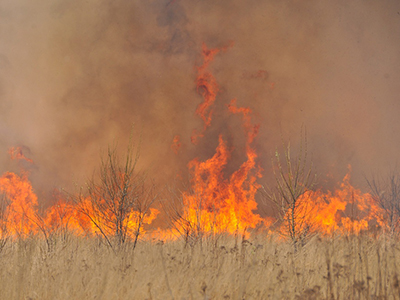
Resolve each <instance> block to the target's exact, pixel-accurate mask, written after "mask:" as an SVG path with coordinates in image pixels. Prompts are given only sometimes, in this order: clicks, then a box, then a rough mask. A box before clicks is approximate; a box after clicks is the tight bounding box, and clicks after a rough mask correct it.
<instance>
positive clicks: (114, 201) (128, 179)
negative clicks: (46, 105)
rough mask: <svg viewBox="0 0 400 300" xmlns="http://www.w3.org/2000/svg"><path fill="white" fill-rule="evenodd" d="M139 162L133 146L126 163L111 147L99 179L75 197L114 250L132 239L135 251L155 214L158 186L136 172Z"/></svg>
mask: <svg viewBox="0 0 400 300" xmlns="http://www.w3.org/2000/svg"><path fill="white" fill-rule="evenodd" d="M138 160H139V149H138V148H137V149H135V147H134V146H133V145H132V143H130V146H129V147H128V151H127V154H126V157H125V158H124V161H121V160H120V158H119V156H118V155H117V153H116V148H115V147H114V148H111V147H109V148H108V151H107V153H106V155H105V156H104V157H102V160H101V166H100V171H99V174H98V177H95V176H94V177H93V178H92V179H91V180H90V181H89V182H88V183H87V184H86V187H85V189H82V190H81V193H79V195H78V196H76V197H75V201H76V202H77V204H78V207H79V212H80V213H82V214H83V215H85V216H86V217H87V218H88V219H89V220H90V222H91V224H92V225H93V226H94V227H95V228H96V231H97V232H98V233H99V234H100V235H101V236H102V237H104V239H105V240H106V242H107V244H108V245H109V246H110V247H111V248H113V249H115V246H121V245H123V244H124V243H125V242H126V241H128V240H130V241H132V240H133V242H134V244H133V248H135V247H136V243H137V241H138V238H139V235H140V233H141V232H142V231H143V225H144V224H145V223H146V222H148V221H149V218H152V217H153V216H150V215H151V214H153V215H154V211H153V210H152V209H151V206H152V204H153V203H154V201H155V200H156V198H157V194H156V193H155V189H154V184H150V185H149V184H147V180H146V175H145V174H143V173H139V172H137V171H136V166H137V162H138Z"/></svg>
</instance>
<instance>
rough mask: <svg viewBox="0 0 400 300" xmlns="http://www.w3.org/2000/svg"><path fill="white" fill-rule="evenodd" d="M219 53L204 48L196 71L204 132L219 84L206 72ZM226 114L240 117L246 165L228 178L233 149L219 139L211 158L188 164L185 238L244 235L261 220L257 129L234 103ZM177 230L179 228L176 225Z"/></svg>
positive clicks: (209, 120) (184, 200)
mask: <svg viewBox="0 0 400 300" xmlns="http://www.w3.org/2000/svg"><path fill="white" fill-rule="evenodd" d="M219 51H220V50H219V49H211V50H209V49H208V48H207V47H206V46H205V45H203V58H204V63H203V65H202V66H201V67H199V68H198V77H197V81H196V82H197V88H198V90H199V89H201V90H202V96H203V98H204V102H203V103H202V104H200V105H199V106H198V108H197V110H196V113H197V114H198V115H199V116H200V117H201V118H202V120H203V121H204V130H205V129H206V128H207V126H209V125H210V123H211V119H212V107H211V106H212V104H213V103H214V102H215V100H216V95H217V91H218V84H217V82H216V80H215V78H214V76H213V75H212V74H211V73H210V72H209V71H208V69H207V68H208V66H209V63H210V62H211V61H212V59H213V57H214V55H215V54H216V53H218V52H219ZM228 111H229V112H230V113H232V114H237V115H242V120H243V128H244V130H245V133H246V136H247V140H246V161H245V162H244V163H242V165H241V166H240V167H239V169H238V170H236V171H235V172H233V173H232V174H231V175H230V176H227V175H226V174H225V172H224V171H225V167H226V165H227V163H228V160H229V158H230V153H231V151H232V149H231V150H230V149H228V147H227V145H226V143H225V141H224V139H223V137H222V136H221V135H220V136H219V143H218V146H217V148H216V152H215V154H214V155H213V157H211V158H210V159H208V160H206V161H204V162H200V161H199V160H198V159H196V158H195V159H194V160H192V161H190V162H189V164H188V167H189V170H190V172H191V174H192V180H191V185H192V189H191V191H190V192H184V193H183V195H182V197H183V204H184V207H183V216H182V219H183V220H184V223H183V224H184V225H183V228H182V230H184V231H185V232H186V234H194V235H198V234H208V233H222V232H228V233H231V234H237V233H245V232H246V230H247V229H248V228H255V227H256V226H257V225H259V224H261V222H262V218H261V217H260V216H259V215H258V214H255V213H254V210H256V209H257V202H256V201H255V195H256V193H257V190H258V189H259V187H260V186H259V184H258V183H257V182H256V180H257V178H260V177H261V172H260V169H259V168H258V167H257V165H256V161H255V160H256V158H257V154H256V152H255V150H254V149H253V148H252V147H251V144H252V142H253V140H254V138H255V137H256V135H257V133H258V129H259V125H253V124H252V123H251V110H250V109H249V108H244V107H238V106H237V105H236V99H233V100H232V101H231V103H230V104H229V105H228ZM204 130H203V132H204ZM201 136H203V134H202V135H201ZM197 137H198V136H196V138H197ZM194 140H196V139H194ZM192 141H193V137H192ZM181 221H182V220H179V222H181ZM176 227H178V228H179V227H182V226H179V224H177V225H176Z"/></svg>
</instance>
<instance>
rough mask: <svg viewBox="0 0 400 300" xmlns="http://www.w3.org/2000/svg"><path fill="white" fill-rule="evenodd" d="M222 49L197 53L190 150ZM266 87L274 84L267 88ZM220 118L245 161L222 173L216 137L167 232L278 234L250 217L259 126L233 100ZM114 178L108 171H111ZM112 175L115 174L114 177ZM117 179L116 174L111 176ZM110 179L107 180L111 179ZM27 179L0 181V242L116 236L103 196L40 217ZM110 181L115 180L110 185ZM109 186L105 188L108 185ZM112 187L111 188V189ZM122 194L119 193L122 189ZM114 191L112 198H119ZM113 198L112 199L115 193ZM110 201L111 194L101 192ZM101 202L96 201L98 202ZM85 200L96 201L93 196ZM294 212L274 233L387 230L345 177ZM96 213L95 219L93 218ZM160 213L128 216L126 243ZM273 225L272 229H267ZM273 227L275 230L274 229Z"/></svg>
mask: <svg viewBox="0 0 400 300" xmlns="http://www.w3.org/2000/svg"><path fill="white" fill-rule="evenodd" d="M227 48H228V47H224V48H215V49H209V48H208V47H207V46H206V45H205V44H203V48H202V58H203V63H202V65H200V66H199V67H197V79H196V86H197V91H198V93H199V94H200V95H201V96H202V97H203V99H204V101H203V102H202V103H200V104H199V105H198V106H197V109H196V115H198V116H199V117H200V119H201V120H202V122H203V129H202V131H201V132H200V133H197V132H194V133H193V135H192V137H191V139H192V142H193V143H194V144H196V143H197V142H198V138H200V137H203V136H204V135H205V131H206V129H207V128H208V127H209V126H210V125H211V121H212V116H213V105H214V103H215V101H216V100H217V95H218V91H219V86H218V83H217V81H216V79H215V77H214V76H213V74H212V73H211V72H210V70H209V66H210V63H211V62H212V61H213V59H214V57H215V55H216V54H218V53H219V52H221V51H225V50H226V49H227ZM255 76H257V78H258V77H260V78H263V79H266V78H267V77H268V73H267V72H266V71H263V70H261V71H259V72H258V73H257V74H256V75H255ZM271 87H273V83H272V86H271ZM227 113H230V114H233V115H236V116H238V117H240V119H241V122H242V127H243V130H244V134H245V136H246V142H245V154H244V161H243V162H242V163H241V165H240V166H239V167H238V169H237V170H236V171H233V172H230V173H228V171H227V165H228V164H229V160H230V158H231V154H232V152H233V151H234V149H233V148H232V147H228V145H227V143H226V140H225V139H224V137H223V136H222V135H219V138H218V146H217V147H216V149H215V154H214V155H213V156H212V157H210V158H209V159H206V160H205V161H200V160H199V159H197V158H195V159H193V160H191V161H190V162H189V163H188V168H189V172H190V174H191V182H190V184H191V188H190V189H189V190H187V191H184V192H182V193H181V195H180V196H181V200H182V204H183V205H182V208H181V209H182V211H179V217H178V218H176V219H174V221H173V222H174V226H173V228H175V229H177V230H178V232H179V233H180V234H186V235H191V236H204V235H211V234H218V233H229V234H234V235H237V234H243V235H245V234H246V233H247V232H248V231H247V230H248V229H250V228H257V227H263V226H264V228H268V227H270V226H271V227H272V226H275V227H279V224H278V223H277V222H275V220H274V219H272V218H271V217H265V218H262V217H261V216H260V215H259V214H257V213H256V212H255V211H256V210H257V202H256V200H255V197H256V194H257V192H258V190H259V188H260V185H259V183H258V182H257V181H258V180H259V179H260V178H261V177H262V174H261V173H262V171H263V170H262V169H261V168H260V166H259V165H258V163H257V158H258V154H257V152H256V150H255V147H254V145H253V144H254V140H255V138H256V137H257V134H258V131H259V125H258V124H256V125H255V124H253V123H252V111H251V109H250V108H248V107H240V106H238V105H237V100H236V99H233V100H231V102H230V103H229V105H227ZM171 148H172V149H173V150H174V152H175V153H176V154H177V153H178V152H179V151H180V149H181V137H180V136H179V135H176V136H175V137H174V138H173V143H172V145H171ZM9 154H10V157H11V159H17V160H21V159H23V160H26V161H28V162H30V163H33V161H32V160H31V159H28V158H26V157H25V156H24V154H23V152H22V149H21V148H20V147H13V148H10V150H9ZM114 171H115V170H114ZM113 174H114V173H113ZM115 174H117V173H115ZM115 174H114V175H115ZM28 175H29V174H28V173H27V172H22V174H21V175H17V174H15V173H12V172H6V173H4V174H3V175H2V176H1V177H0V195H2V196H3V197H2V198H0V200H1V201H2V203H1V204H2V205H1V214H0V221H1V224H0V225H1V226H0V233H1V235H0V236H1V237H4V236H6V235H7V234H9V235H11V236H19V237H25V236H28V235H31V234H39V233H41V232H42V233H45V234H49V233H58V232H70V233H72V234H75V235H78V236H94V235H101V234H104V233H105V234H110V235H111V234H112V233H113V232H116V231H117V230H118V228H116V227H118V226H120V225H121V224H119V225H118V224H117V222H116V220H115V217H114V216H113V213H114V212H113V211H112V210H113V207H111V206H109V207H107V206H106V205H102V204H105V203H104V202H105V200H104V199H105V194H104V193H103V194H101V193H98V194H97V196H98V198H99V199H96V201H98V202H97V203H98V205H97V206H96V205H94V204H93V201H92V200H93V198H89V196H85V197H86V198H85V197H83V196H82V197H81V198H79V196H77V197H75V198H79V199H80V200H81V201H76V202H68V201H66V200H65V199H64V197H63V196H62V195H58V196H57V197H56V201H55V204H54V205H53V206H50V207H48V208H47V209H46V210H45V211H43V212H42V213H40V212H39V207H38V199H37V196H36V194H35V193H34V190H33V188H32V185H31V183H30V181H29V179H28ZM118 176H120V177H121V178H119V179H121V180H118V178H117V179H116V183H115V182H113V183H115V186H116V187H117V188H120V186H119V182H124V180H123V179H124V178H125V176H128V175H127V174H126V173H122V174H119V173H118V175H117V177H118ZM114 179H115V178H114ZM108 184H110V183H108ZM111 185H112V184H111ZM122 190H123V191H124V192H126V190H124V189H122ZM118 191H119V190H118ZM118 191H116V192H115V193H118ZM108 192H110V193H111V194H113V191H110V190H108ZM99 195H100V196H99ZM92 197H96V196H93V195H92ZM297 203H298V204H296V211H295V212H294V211H287V212H286V213H287V215H286V218H285V217H284V220H282V224H281V225H280V228H279V230H280V231H281V232H285V230H286V229H285V226H286V225H287V224H286V223H287V222H288V220H289V219H290V217H292V216H293V215H295V218H296V228H295V230H296V231H297V232H305V233H310V232H311V233H320V234H323V235H328V236H329V235H333V234H349V233H350V234H359V233H360V232H362V231H366V230H372V229H375V228H383V229H386V228H387V223H386V222H385V214H384V212H383V210H382V208H381V207H380V206H379V205H378V204H377V203H376V201H375V200H374V198H373V197H372V196H371V195H370V194H369V193H363V192H361V191H360V190H359V189H356V188H355V187H353V186H352V185H351V184H350V171H349V173H348V174H347V175H346V176H345V177H344V179H343V181H342V182H341V183H340V185H339V186H338V188H337V189H335V190H334V191H323V190H322V189H319V190H315V191H313V190H308V191H306V192H305V193H303V194H302V195H301V196H300V197H299V198H298V199H297ZM99 209H102V210H103V211H102V212H101V214H99V213H98V212H97V211H96V210H99ZM158 214H159V211H158V210H157V209H155V208H149V209H148V210H147V209H146V210H145V212H143V211H140V209H137V210H132V211H130V212H129V214H128V215H127V217H126V218H125V219H123V222H125V223H123V224H122V225H121V227H123V228H127V229H126V234H127V236H128V237H130V238H133V239H134V238H135V237H136V238H137V236H138V235H139V234H144V233H145V230H144V229H143V224H148V225H149V224H151V223H152V222H153V221H154V220H155V218H156V217H157V215H158ZM273 224H274V225H273ZM276 224H278V226H276ZM174 233H175V232H174V230H173V229H169V230H168V229H166V230H164V229H157V230H155V231H154V232H153V233H152V235H153V237H156V238H166V239H171V238H174Z"/></svg>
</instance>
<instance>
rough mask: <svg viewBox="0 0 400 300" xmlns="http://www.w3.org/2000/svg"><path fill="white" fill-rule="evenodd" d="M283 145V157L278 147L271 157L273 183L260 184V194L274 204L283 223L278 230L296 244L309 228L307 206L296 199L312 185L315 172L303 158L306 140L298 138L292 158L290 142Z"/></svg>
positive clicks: (305, 154) (308, 210)
mask: <svg viewBox="0 0 400 300" xmlns="http://www.w3.org/2000/svg"><path fill="white" fill-rule="evenodd" d="M284 149H285V150H284V153H283V159H282V155H281V154H280V153H279V152H278V150H276V151H275V157H274V158H272V168H273V174H274V178H275V186H274V187H273V188H264V189H263V194H264V197H265V199H266V200H267V201H268V202H270V203H272V204H273V205H274V207H275V209H276V211H277V216H278V218H279V220H280V223H281V224H283V228H284V230H281V234H283V235H285V236H288V237H289V238H290V239H291V240H292V241H293V243H294V244H295V245H296V244H297V243H298V242H299V241H300V240H302V239H303V238H304V237H305V236H306V235H307V234H308V230H309V228H310V226H309V225H310V224H307V222H306V219H307V218H306V217H307V214H308V213H309V212H310V208H309V207H307V205H304V203H300V200H299V199H300V196H302V195H303V194H304V193H305V192H306V191H308V190H311V189H312V188H313V186H314V184H315V181H316V175H315V174H313V172H312V163H309V162H308V161H307V143H306V141H305V142H304V143H303V142H301V144H300V149H299V153H298V155H297V156H296V157H295V158H292V157H291V150H290V144H288V145H287V146H284Z"/></svg>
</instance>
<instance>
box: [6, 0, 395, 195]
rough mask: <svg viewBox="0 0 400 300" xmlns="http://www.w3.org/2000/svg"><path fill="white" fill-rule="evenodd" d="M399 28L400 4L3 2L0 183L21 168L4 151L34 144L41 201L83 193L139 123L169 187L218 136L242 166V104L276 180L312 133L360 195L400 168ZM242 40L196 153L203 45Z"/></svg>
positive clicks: (219, 68)
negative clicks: (282, 156) (280, 161)
mask: <svg viewBox="0 0 400 300" xmlns="http://www.w3.org/2000/svg"><path fill="white" fill-rule="evenodd" d="M399 23H400V3H398V1H389V0H383V1H361V0H354V1H344V0H343V1H328V0H324V1H316V0H312V1H299V0H283V1H239V0H236V1H229V2H228V1H212V0H206V1H182V0H175V1H123V0H116V1H115V0H114V1H110V0H102V1H85V2H82V1H78V0H72V1H66V0H64V1H50V0H47V1H40V3H37V2H35V3H34V2H32V1H26V0H25V1H24V0H17V1H15V0H13V1H11V0H4V1H2V2H1V3H0V28H1V31H0V38H1V41H2V43H1V44H0V157H1V159H0V162H1V165H0V171H2V172H3V171H6V170H10V169H13V168H14V169H18V168H19V166H16V163H15V162H10V161H9V157H8V154H7V151H8V148H9V147H11V146H23V147H24V149H25V150H24V154H25V155H26V156H27V157H28V158H31V159H33V161H34V165H28V164H25V163H23V164H24V165H23V167H24V168H27V169H29V170H30V172H31V179H32V181H33V184H34V186H35V187H36V188H37V189H43V190H51V189H52V188H54V187H71V186H72V183H73V182H78V184H83V182H84V180H85V178H87V177H88V176H90V175H91V174H92V172H93V170H94V169H95V168H96V167H97V166H98V164H99V157H100V156H99V155H100V152H101V150H102V149H103V150H104V149H106V148H107V146H108V145H110V144H113V143H115V142H118V145H119V147H120V148H121V149H124V146H125V145H126V143H127V140H128V139H129V134H130V131H131V128H132V125H133V124H134V133H135V134H134V136H135V140H137V141H138V140H139V139H140V135H141V136H142V137H141V160H140V167H141V168H143V169H149V170H150V172H151V173H152V174H154V176H155V177H157V178H158V179H159V180H161V181H163V179H166V178H167V179H171V178H174V176H175V175H176V174H178V173H179V174H185V173H184V172H185V170H186V164H187V162H188V161H189V160H190V159H192V158H194V157H199V158H200V159H206V158H208V157H210V156H211V155H212V154H213V152H214V150H215V147H216V146H217V143H218V135H219V134H223V136H224V138H225V139H226V140H227V141H228V143H229V145H230V146H231V147H235V149H237V152H233V153H232V158H233V165H234V166H235V164H236V165H238V164H240V163H241V162H242V161H243V159H244V157H243V147H244V141H245V136H244V133H243V129H242V127H241V122H240V119H239V118H238V117H237V116H233V115H229V113H227V108H226V104H228V103H229V102H230V101H231V99H233V98H236V99H237V102H238V105H239V106H248V107H250V108H251V109H252V110H253V111H254V119H253V121H254V122H255V123H259V124H260V126H261V127H260V133H259V136H258V138H257V141H256V143H257V144H256V147H257V150H258V153H259V161H260V163H261V165H262V167H263V168H264V175H265V180H266V181H268V180H269V179H268V178H269V177H270V176H269V175H268V174H270V173H271V170H270V157H271V155H272V154H273V152H274V151H275V148H276V147H277V146H278V147H279V146H280V145H281V140H282V139H283V140H284V141H289V140H290V141H291V142H292V144H294V145H295V144H296V143H298V142H299V141H300V134H301V128H302V127H303V128H305V129H306V131H307V148H308V151H309V156H310V157H311V158H312V160H313V162H314V165H315V166H316V171H318V172H319V173H320V174H321V176H322V177H324V176H325V174H327V173H330V174H331V175H332V176H333V177H334V179H335V180H340V179H341V177H342V176H343V175H344V174H345V173H346V171H347V166H348V165H349V164H351V165H352V167H353V180H354V181H355V182H356V183H357V184H359V185H362V184H363V183H364V182H363V177H364V175H369V174H371V173H372V172H378V171H379V172H385V171H386V170H389V169H391V168H393V166H394V165H395V164H396V163H397V162H398V161H399V158H400V154H399V151H398V149H399V148H400V135H399V134H398V133H399V132H400V122H399V121H398V116H399V112H400V102H399V99H398V95H400V85H399V84H398V78H400V76H399V75H400V74H399V73H400V55H399V51H400V40H399V39H400V27H399ZM231 41H233V42H234V46H233V47H231V48H229V49H228V50H227V51H226V52H223V53H219V54H217V55H216V57H215V59H214V61H213V62H212V63H211V64H210V71H211V72H212V73H213V75H214V76H215V78H216V80H217V82H218V84H219V86H220V92H219V94H218V96H217V103H216V104H215V111H214V115H213V121H212V124H211V126H210V128H207V130H206V133H205V137H204V138H202V139H201V140H200V142H199V144H198V145H196V146H194V145H192V144H191V143H190V136H191V134H192V131H193V129H198V130H201V128H202V126H203V124H202V122H201V119H200V118H198V117H196V116H195V115H194V112H195V109H196V107H197V105H198V104H199V103H200V102H201V101H202V99H201V96H200V95H199V94H198V93H197V92H196V88H195V77H196V68H195V66H196V65H197V66H198V65H200V64H201V63H202V61H201V54H200V53H201V45H202V43H203V42H204V43H205V44H206V45H207V46H208V47H210V48H212V47H223V46H227V45H228V44H229V43H230V42H231ZM177 134H179V135H180V136H181V138H180V141H181V143H182V146H181V148H180V149H179V152H178V155H176V154H175V153H174V151H173V150H172V149H171V144H172V141H173V138H174V136H175V135H177ZM234 166H233V167H232V168H234ZM182 172H183V173H182ZM164 181H165V180H164Z"/></svg>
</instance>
